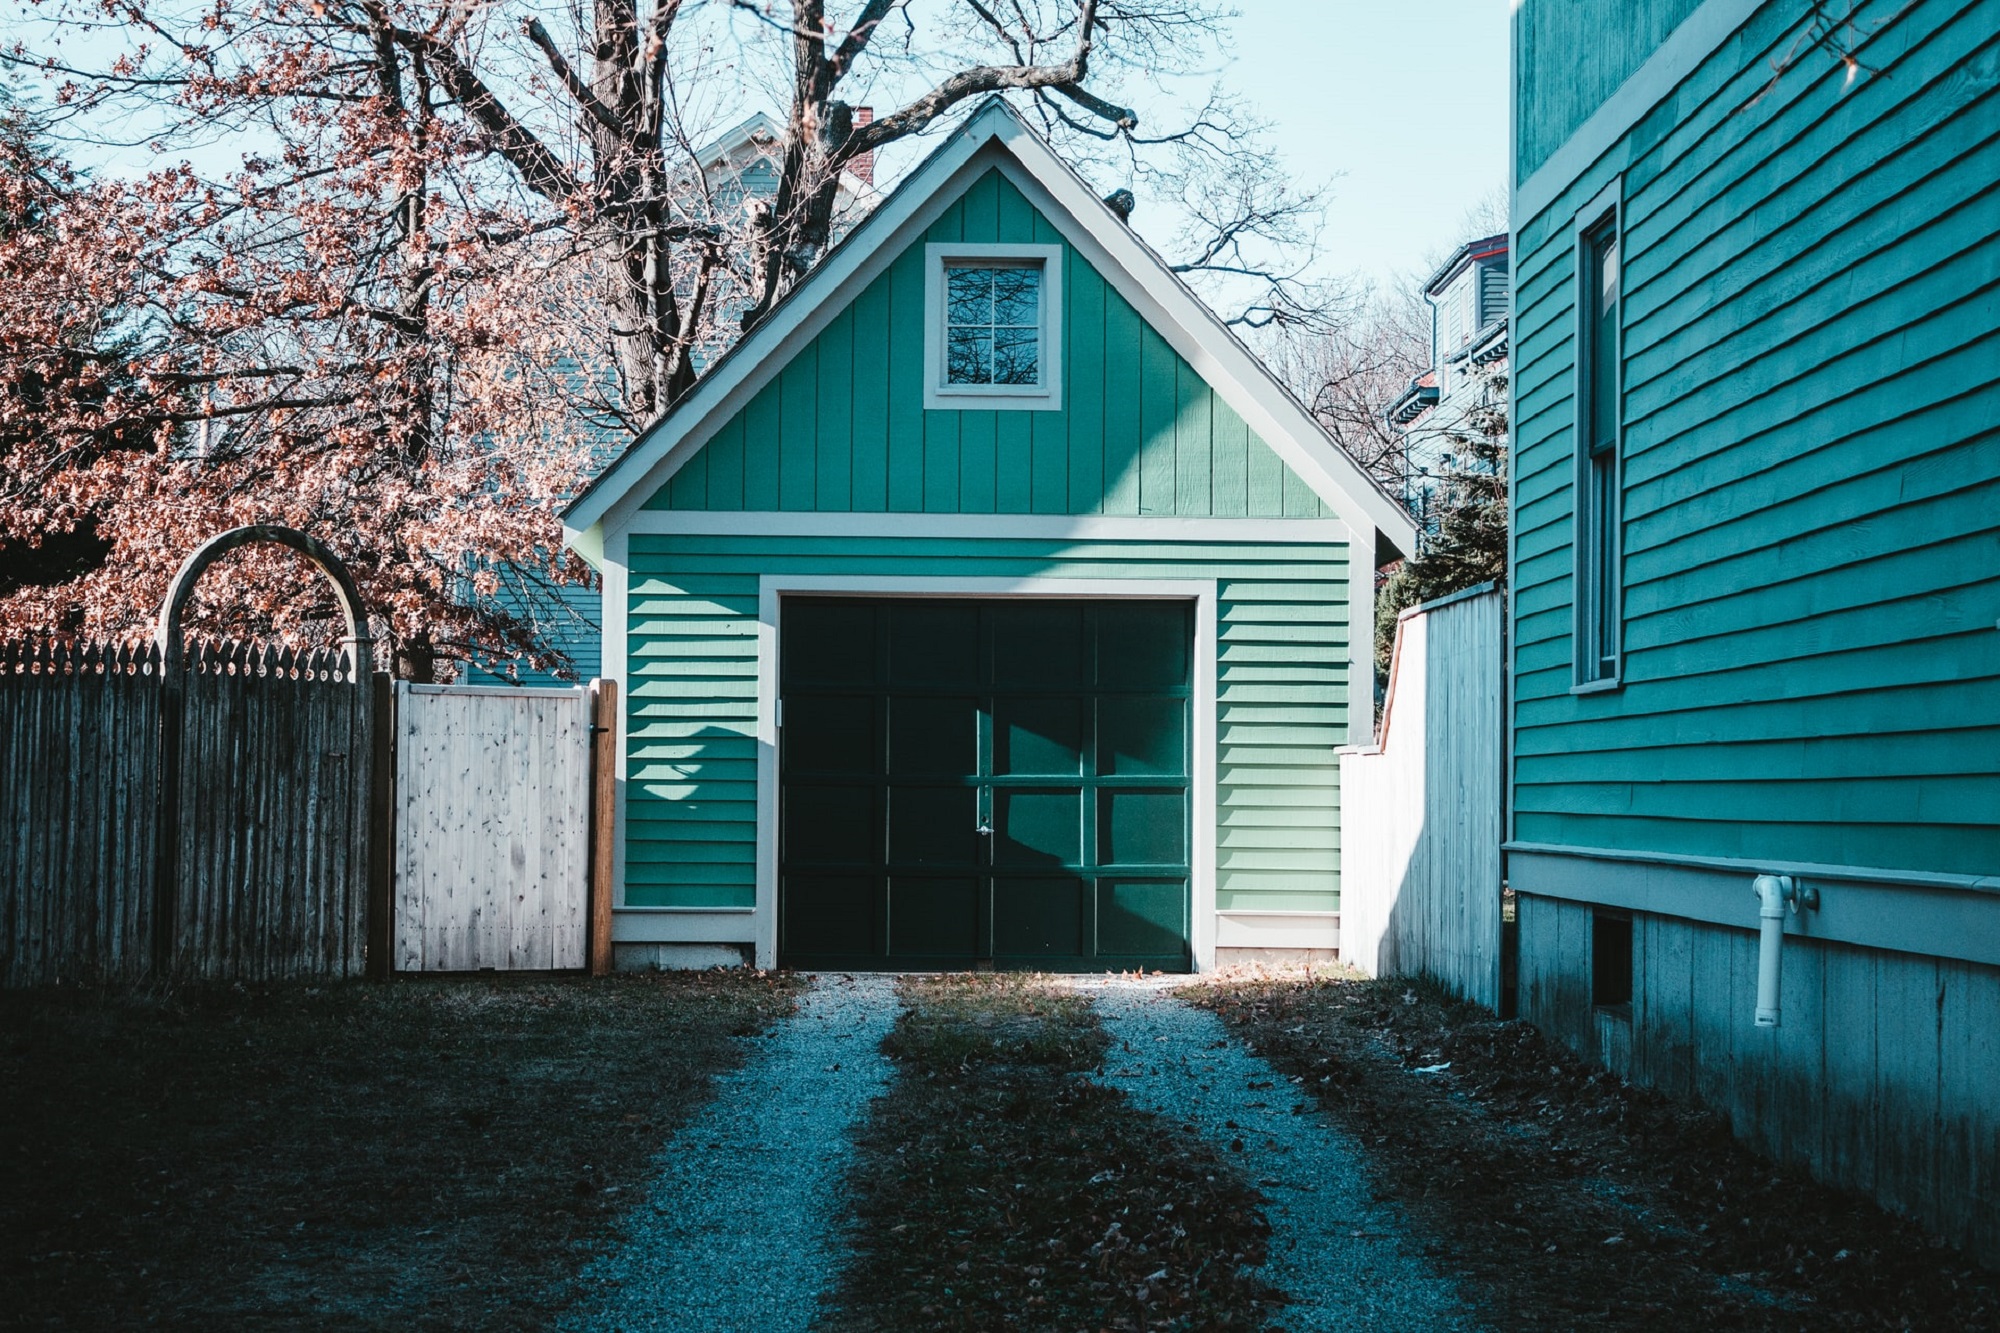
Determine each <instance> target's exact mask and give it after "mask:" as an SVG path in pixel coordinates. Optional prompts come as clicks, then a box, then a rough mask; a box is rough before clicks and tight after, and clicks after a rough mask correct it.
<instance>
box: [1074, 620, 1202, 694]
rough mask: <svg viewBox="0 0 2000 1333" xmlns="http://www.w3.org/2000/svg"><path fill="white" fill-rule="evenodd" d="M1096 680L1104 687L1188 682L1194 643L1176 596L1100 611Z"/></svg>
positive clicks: (1170, 685) (1135, 687) (1133, 687)
mask: <svg viewBox="0 0 2000 1333" xmlns="http://www.w3.org/2000/svg"><path fill="white" fill-rule="evenodd" d="M1097 640H1098V646H1097V683H1098V685H1099V687H1101V688H1104V689H1115V690H1149V689H1160V688H1167V689H1172V688H1175V687H1178V686H1185V685H1186V684H1187V683H1188V681H1189V679H1190V676H1189V672H1188V656H1189V653H1190V652H1191V651H1192V644H1191V643H1190V641H1189V637H1188V633H1187V611H1186V609H1185V608H1184V606H1183V605H1182V604H1180V603H1176V602H1125V603H1121V604H1118V605H1106V606H1105V607H1104V608H1103V609H1102V610H1101V611H1100V612H1099V613H1098V631H1097Z"/></svg>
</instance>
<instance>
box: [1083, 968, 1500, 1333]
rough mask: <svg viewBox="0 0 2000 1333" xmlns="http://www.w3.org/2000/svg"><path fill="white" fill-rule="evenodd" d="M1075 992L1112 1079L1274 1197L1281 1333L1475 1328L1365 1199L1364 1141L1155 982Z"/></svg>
mask: <svg viewBox="0 0 2000 1333" xmlns="http://www.w3.org/2000/svg"><path fill="white" fill-rule="evenodd" d="M1174 980H1175V983H1176V984H1178V983H1179V982H1180V981H1181V980H1182V979H1181V978H1175V979H1174ZM1077 985H1078V987H1079V988H1080V989H1081V990H1083V991H1084V992H1085V993H1086V994H1089V995H1091V996H1093V997H1094V998H1095V1000H1096V1002H1097V1009H1098V1013H1099V1014H1100V1015H1101V1016H1102V1017H1103V1020H1104V1025H1105V1027H1106V1028H1107V1029H1108V1030H1109V1032H1110V1033H1111V1038H1112V1045H1111V1051H1110V1053H1109V1054H1108V1055H1107V1056H1106V1058H1105V1065H1104V1069H1105V1076H1106V1079H1107V1081H1109V1082H1110V1084H1111V1085H1112V1086H1113V1087H1117V1088H1123V1089H1124V1090H1125V1092H1126V1094H1127V1095H1128V1096H1129V1097H1131V1099H1132V1100H1133V1102H1134V1103H1136V1104H1137V1105H1139V1106H1142V1107H1145V1108H1146V1109H1147V1110H1150V1111H1154V1112H1157V1113H1158V1114H1160V1115H1164V1116H1168V1117H1171V1118H1173V1119H1176V1120H1180V1121H1183V1122H1185V1123H1186V1124H1188V1125H1190V1126H1191V1127H1192V1128H1193V1129H1194V1130H1195V1131H1196V1132H1197V1133H1199V1134H1202V1135H1204V1136H1205V1137H1207V1138H1208V1139H1209V1140H1210V1141H1211V1142H1212V1143H1214V1144H1215V1145H1216V1147H1218V1148H1219V1149H1221V1150H1222V1151H1223V1153H1224V1155H1225V1156H1227V1157H1230V1158H1232V1159H1234V1160H1235V1161H1236V1162H1237V1163H1238V1164H1239V1165H1240V1166H1241V1167H1242V1169H1243V1172H1244V1174H1245V1176H1247V1177H1248V1178H1249V1179H1250V1180H1252V1181H1254V1182H1256V1183H1257V1184H1258V1185H1259V1186H1260V1187H1261V1188H1262V1189H1263V1191H1264V1194H1265V1196H1266V1197H1267V1198H1268V1199H1269V1200H1270V1203H1269V1204H1268V1205H1267V1207H1266V1208H1265V1216H1266V1218H1267V1219H1268V1220H1269V1221H1270V1223H1271V1248H1270V1261H1269V1264H1268V1266H1267V1269H1266V1278H1267V1280H1269V1281H1270V1282H1271V1283H1272V1285H1274V1286H1276V1287H1278V1288H1279V1289H1280V1290H1282V1291H1283V1292H1285V1294H1286V1295H1288V1296H1290V1297H1291V1299H1292V1303H1291V1305H1289V1306H1288V1307H1286V1309H1285V1312H1284V1314H1283V1316H1282V1317H1281V1319H1280V1321H1279V1323H1280V1326H1281V1327H1285V1328H1289V1329H1295V1330H1299V1333H1305V1331H1306V1330H1312V1331H1313V1333H1319V1330H1325V1329H1374V1328H1396V1329H1413V1330H1414V1329H1472V1328H1476V1327H1477V1322H1476V1321H1475V1320H1473V1319H1472V1318H1471V1317H1470V1315H1469V1314H1468V1313H1467V1312H1466V1309H1465V1307H1464V1305H1463V1304H1462V1303H1461V1302H1460V1300H1459V1298H1458V1295H1457V1293H1456V1292H1455V1291H1454V1290H1453V1288H1452V1286H1451V1284H1450V1283H1449V1282H1447V1281H1446V1280H1444V1279H1443V1278H1441V1277H1439V1276H1438V1274H1437V1273H1436V1271H1435V1270H1434V1269H1433V1268H1432V1267H1431V1266H1430V1265H1429V1264H1428V1263H1426V1262H1425V1260H1424V1258H1423V1256H1422V1255H1421V1254H1419V1253H1417V1252H1415V1250H1414V1249H1413V1248H1412V1247H1411V1246H1410V1245H1409V1244H1408V1243H1407V1240H1406V1239H1405V1237H1406V1228H1405V1223H1404V1222H1403V1219H1402V1218H1401V1217H1400V1216H1399V1214H1398V1213H1397V1211H1396V1210H1395V1209H1393V1208H1391V1207H1388V1206H1386V1205H1383V1204H1379V1203H1375V1202H1373V1201H1372V1200H1371V1198H1370V1179H1369V1174H1368V1170H1367V1165H1366V1157H1365V1154H1364V1151H1363V1149H1362V1148H1361V1146H1360V1145H1359V1144H1357V1143H1356V1142H1354V1140H1353V1139H1351V1138H1349V1137H1348V1136H1347V1135H1346V1134H1345V1133H1344V1132H1342V1131H1341V1130H1340V1129H1339V1128H1338V1127H1337V1126H1335V1125H1334V1124H1332V1123H1331V1122H1329V1121H1328V1120H1327V1119H1326V1117H1325V1116H1323V1115H1322V1114H1320V1113H1319V1111H1318V1110H1317V1109H1315V1108H1314V1107H1313V1106H1312V1105H1311V1102H1310V1101H1309V1099H1307V1098H1306V1097H1304V1096H1302V1095H1301V1094H1300V1093H1299V1092H1298V1090H1297V1089H1295V1088H1294V1087H1293V1086H1292V1084H1291V1083H1290V1082H1289V1081H1288V1080H1287V1079H1286V1078H1285V1076H1284V1075H1282V1074H1280V1073H1279V1072H1278V1071H1277V1070H1275V1069H1273V1068H1272V1067H1271V1066H1270V1065H1269V1064H1267V1063H1266V1062H1265V1061H1264V1060H1263V1059H1261V1058H1259V1057H1258V1056H1256V1055H1254V1054H1252V1053H1251V1052H1250V1051H1249V1050H1248V1049H1247V1048H1245V1047H1244V1046H1243V1045H1241V1044H1240V1043H1238V1042H1236V1041H1234V1040H1232V1039H1231V1038H1230V1037H1229V1035H1228V1033H1227V1031H1226V1030H1225V1029H1224V1028H1223V1026H1222V1023H1221V1022H1220V1020H1218V1019H1217V1018H1216V1017H1215V1015H1213V1014H1211V1013H1209V1012H1207V1011H1206V1010H1203V1009H1196V1008H1195V1007H1193V1006H1192V1005H1189V1004H1186V1003H1184V1002H1182V1001H1180V1000H1177V999H1175V998H1174V997H1173V996H1171V995H1169V994H1167V993H1165V989H1164V987H1163V986H1160V985H1154V984H1151V983H1140V984H1136V985H1135V984H1134V983H1132V982H1130V981H1116V980H1106V981H1100V980H1095V979H1092V980H1080V981H1078V982H1077Z"/></svg>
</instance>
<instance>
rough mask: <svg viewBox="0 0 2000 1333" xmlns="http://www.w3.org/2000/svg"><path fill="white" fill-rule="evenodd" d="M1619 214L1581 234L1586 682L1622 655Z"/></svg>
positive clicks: (1613, 667) (1580, 472)
mask: <svg viewBox="0 0 2000 1333" xmlns="http://www.w3.org/2000/svg"><path fill="white" fill-rule="evenodd" d="M1619 240H1620V237H1619V227H1618V216H1617V214H1616V212H1615V211H1614V212H1613V213H1612V214H1611V215H1610V216H1608V217H1603V218H1601V219H1600V220H1599V221H1598V222H1596V223H1595V224H1593V225H1591V226H1590V227H1588V228H1587V229H1585V230H1584V231H1583V232H1582V233H1581V234H1580V235H1579V237H1578V258H1579V260H1580V264H1579V269H1580V271H1579V273H1578V278H1579V292H1578V296H1579V301H1578V314H1579V317H1580V318H1579V320H1578V329H1577V333H1578V338H1577V342H1578V347H1577V354H1578V367H1577V369H1578V375H1577V388H1578V395H1579V401H1578V403H1577V414H1576V420H1577V439H1578V460H1577V462H1578V467H1577V507H1576V518H1577V522H1576V542H1577V549H1576V574H1577V608H1576V610H1577V626H1576V630H1577V634H1576V639H1577V648H1576V679H1577V683H1578V684H1579V685H1590V684H1597V683H1602V682H1615V681H1616V680H1617V678H1618V665H1619V663H1618V655H1619V646H1620V645H1619V630H1620V623H1619V602H1620V597H1619V585H1618V578H1619V553H1620V550H1621V547H1622V545H1623V542H1622V534H1621V519H1620V512H1619V511H1620V506H1619V500H1620V487H1619V451H1620V425H1621V422H1620V415H1621V414H1620V403H1619V393H1618V379H1619V375H1618V368H1619V367H1618V325H1619V308H1620V283H1621V278H1622V274H1621V264H1620V253H1619Z"/></svg>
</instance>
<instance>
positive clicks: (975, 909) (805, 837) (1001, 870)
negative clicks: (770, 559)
mask: <svg viewBox="0 0 2000 1333" xmlns="http://www.w3.org/2000/svg"><path fill="white" fill-rule="evenodd" d="M780 628H781V642H782V645H783V660H782V667H781V679H780V698H781V700H782V704H781V709H782V712H781V715H780V723H781V725H780V730H779V775H780V776H779V790H780V796H779V801H780V806H781V814H780V826H781V827H780V843H779V850H778V858H779V872H778V873H779V887H778V904H779V909H778V910H779V923H778V957H779V961H780V962H781V963H783V964H784V965H786V966H790V967H805V968H871V969H872V968H896V969H929V968H968V967H976V966H986V965H991V966H995V967H1001V968H1040V969H1048V970H1070V971H1076V970H1084V971H1096V970H1102V969H1126V968H1135V967H1147V968H1157V969H1163V970H1181V971H1184V970H1186V969H1187V968H1188V966H1189V964H1190V957H1189V949H1188V918H1189V910H1190V909H1189V894H1188V845H1189V802H1188V751H1189V720H1190V695H1191V693H1192V691H1191V690H1190V687H1189V680H1190V674H1189V664H1190V656H1191V649H1192V644H1193V609H1192V605H1191V604H1190V603H1187V602H1169V601H1124V602H1083V601H1069V600H1064V601H1017V600H993V601H933V600H929V599H917V598H903V599H885V600H881V601H863V600H858V599H847V598H812V599H792V598H787V599H786V600H785V603H784V610H783V622H782V625H781V627H780Z"/></svg>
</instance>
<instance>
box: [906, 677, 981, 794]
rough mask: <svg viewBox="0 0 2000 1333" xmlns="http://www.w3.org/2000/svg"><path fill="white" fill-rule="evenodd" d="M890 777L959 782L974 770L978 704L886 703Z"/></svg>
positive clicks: (918, 699) (927, 699)
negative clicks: (942, 779)
mask: <svg viewBox="0 0 2000 1333" xmlns="http://www.w3.org/2000/svg"><path fill="white" fill-rule="evenodd" d="M888 702H889V773H890V775H891V776H893V777H936V776H944V777H951V778H961V777H964V776H966V775H967V774H971V773H973V772H975V771H976V770H977V768H978V766H979V700H978V699H977V698H976V697H967V698H949V697H946V698H937V697H935V696H930V695H908V696H905V695H896V696H892V697H891V698H890V699H889V701H888Z"/></svg>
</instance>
